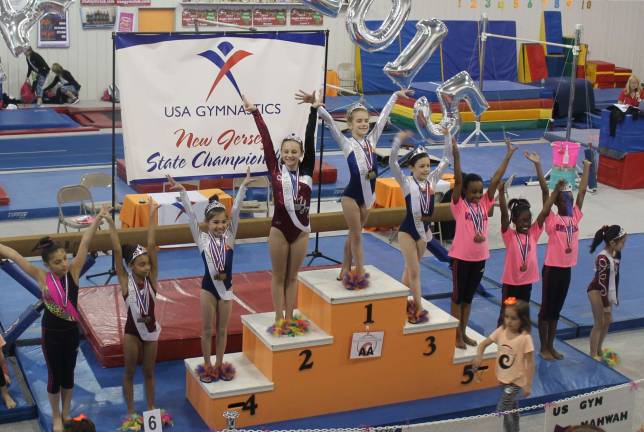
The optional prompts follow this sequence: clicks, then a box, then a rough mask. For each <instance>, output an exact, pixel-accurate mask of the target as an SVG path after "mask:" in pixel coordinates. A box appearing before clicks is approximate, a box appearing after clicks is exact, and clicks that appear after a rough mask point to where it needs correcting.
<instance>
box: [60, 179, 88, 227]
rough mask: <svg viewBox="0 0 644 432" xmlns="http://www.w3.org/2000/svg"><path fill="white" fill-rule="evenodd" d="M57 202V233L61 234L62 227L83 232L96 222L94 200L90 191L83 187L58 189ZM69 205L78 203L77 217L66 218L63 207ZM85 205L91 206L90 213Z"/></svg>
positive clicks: (74, 186) (75, 186)
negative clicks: (82, 230)
mask: <svg viewBox="0 0 644 432" xmlns="http://www.w3.org/2000/svg"><path fill="white" fill-rule="evenodd" d="M56 202H57V203H58V227H57V228H56V232H58V233H59V232H60V226H61V225H62V226H64V227H65V232H67V231H68V230H67V228H68V227H69V228H72V229H77V230H79V231H80V230H81V229H83V228H87V227H88V226H90V225H91V223H92V222H94V218H95V213H96V208H95V207H94V200H93V199H92V194H91V193H90V191H89V189H87V188H86V187H85V186H83V185H73V186H63V187H61V188H60V189H58V193H57V194H56ZM69 203H78V214H77V215H75V216H65V213H64V212H63V205H64V204H69ZM85 204H89V207H88V208H89V212H88V210H86V206H85Z"/></svg>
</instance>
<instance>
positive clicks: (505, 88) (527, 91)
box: [412, 80, 552, 102]
mask: <svg viewBox="0 0 644 432" xmlns="http://www.w3.org/2000/svg"><path fill="white" fill-rule="evenodd" d="M439 85H440V83H438V82H417V83H414V85H413V86H412V88H413V90H415V92H416V93H415V94H414V96H415V97H417V98H419V97H421V96H426V97H427V99H429V100H430V101H431V102H438V99H437V96H436V89H437V88H438V86H439ZM543 90H544V89H541V88H539V87H534V86H531V85H527V84H521V83H516V82H512V81H493V80H490V81H485V82H484V83H483V96H485V99H487V100H488V102H490V101H494V100H510V99H512V100H514V99H540V98H542V97H552V91H545V92H544V91H543Z"/></svg>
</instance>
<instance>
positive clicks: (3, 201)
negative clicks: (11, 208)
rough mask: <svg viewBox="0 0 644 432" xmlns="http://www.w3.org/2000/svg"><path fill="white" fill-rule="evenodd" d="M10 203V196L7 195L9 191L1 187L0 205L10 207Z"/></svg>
mask: <svg viewBox="0 0 644 432" xmlns="http://www.w3.org/2000/svg"><path fill="white" fill-rule="evenodd" d="M10 202H11V200H10V199H9V195H7V191H5V190H4V188H3V187H2V186H0V205H9V203H10Z"/></svg>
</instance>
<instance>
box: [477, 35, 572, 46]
mask: <svg viewBox="0 0 644 432" xmlns="http://www.w3.org/2000/svg"><path fill="white" fill-rule="evenodd" d="M481 37H482V38H487V37H494V38H497V39H508V40H514V41H517V42H532V43H538V44H541V45H550V46H556V47H562V48H570V49H573V50H579V46H578V45H566V44H560V43H556V42H544V41H540V40H534V39H526V38H519V37H515V36H506V35H500V34H495V33H481Z"/></svg>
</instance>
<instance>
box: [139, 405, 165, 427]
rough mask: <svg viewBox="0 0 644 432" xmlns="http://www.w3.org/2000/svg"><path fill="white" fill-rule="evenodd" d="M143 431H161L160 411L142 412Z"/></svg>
mask: <svg viewBox="0 0 644 432" xmlns="http://www.w3.org/2000/svg"><path fill="white" fill-rule="evenodd" d="M143 430H144V431H145V432H161V431H162V430H163V423H162V422H161V410H160V409H158V408H157V409H155V410H151V411H144V412H143Z"/></svg>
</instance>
